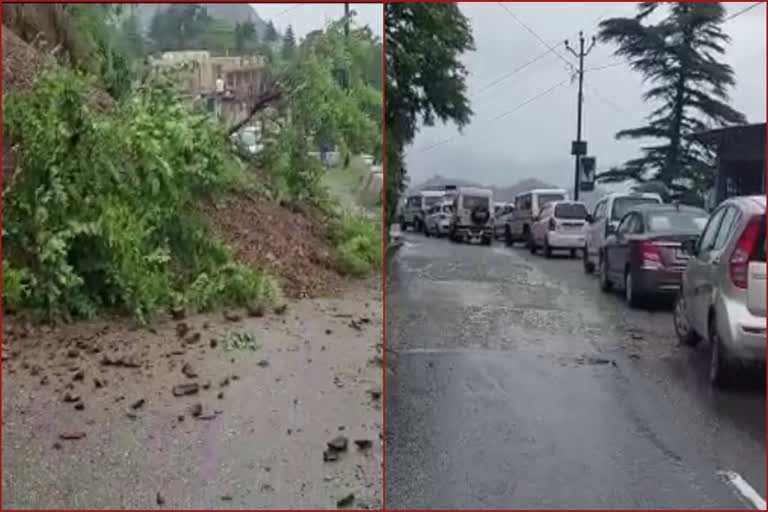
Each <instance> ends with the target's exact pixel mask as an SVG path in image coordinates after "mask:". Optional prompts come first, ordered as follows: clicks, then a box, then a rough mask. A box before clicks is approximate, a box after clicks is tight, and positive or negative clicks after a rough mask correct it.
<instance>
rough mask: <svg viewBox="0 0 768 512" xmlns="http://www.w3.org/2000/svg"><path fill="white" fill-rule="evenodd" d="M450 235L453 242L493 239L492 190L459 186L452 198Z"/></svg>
mask: <svg viewBox="0 0 768 512" xmlns="http://www.w3.org/2000/svg"><path fill="white" fill-rule="evenodd" d="M450 237H451V240H452V241H454V242H461V241H470V242H471V241H473V240H477V241H481V242H482V243H483V245H491V242H492V240H493V191H492V190H490V189H486V188H474V187H460V188H459V189H458V194H457V195H456V197H455V198H454V200H453V217H452V218H451V228H450Z"/></svg>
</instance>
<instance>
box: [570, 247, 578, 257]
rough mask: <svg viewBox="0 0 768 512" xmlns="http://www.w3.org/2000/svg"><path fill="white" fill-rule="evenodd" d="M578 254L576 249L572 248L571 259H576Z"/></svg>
mask: <svg viewBox="0 0 768 512" xmlns="http://www.w3.org/2000/svg"><path fill="white" fill-rule="evenodd" d="M576 256H577V254H576V249H571V259H575V258H576Z"/></svg>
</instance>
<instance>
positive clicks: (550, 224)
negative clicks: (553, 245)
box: [549, 219, 557, 231]
mask: <svg viewBox="0 0 768 512" xmlns="http://www.w3.org/2000/svg"><path fill="white" fill-rule="evenodd" d="M555 229H557V225H556V224H555V219H549V230H550V231H554V230H555Z"/></svg>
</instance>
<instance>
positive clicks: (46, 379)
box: [40, 375, 49, 386]
mask: <svg viewBox="0 0 768 512" xmlns="http://www.w3.org/2000/svg"><path fill="white" fill-rule="evenodd" d="M48 382H49V380H48V376H47V375H43V378H42V379H40V385H41V386H47V385H48Z"/></svg>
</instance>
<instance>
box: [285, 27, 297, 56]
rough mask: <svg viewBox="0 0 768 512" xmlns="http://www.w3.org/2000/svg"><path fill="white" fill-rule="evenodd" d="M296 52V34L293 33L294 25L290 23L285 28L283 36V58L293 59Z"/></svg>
mask: <svg viewBox="0 0 768 512" xmlns="http://www.w3.org/2000/svg"><path fill="white" fill-rule="evenodd" d="M295 53H296V36H295V35H294V34H293V27H291V26H290V25H288V28H287V29H285V35H284V36H283V50H282V57H283V60H292V59H293V56H294V54H295Z"/></svg>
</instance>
